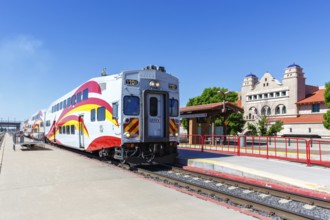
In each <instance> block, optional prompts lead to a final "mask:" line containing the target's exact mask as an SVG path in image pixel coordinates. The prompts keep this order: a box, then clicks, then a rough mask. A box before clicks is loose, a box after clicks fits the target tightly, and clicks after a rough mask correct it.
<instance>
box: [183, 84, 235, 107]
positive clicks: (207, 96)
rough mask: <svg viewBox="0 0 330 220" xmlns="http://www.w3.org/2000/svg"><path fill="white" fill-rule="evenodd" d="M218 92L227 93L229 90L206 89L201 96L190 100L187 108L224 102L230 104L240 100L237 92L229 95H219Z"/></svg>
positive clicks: (218, 88)
mask: <svg viewBox="0 0 330 220" xmlns="http://www.w3.org/2000/svg"><path fill="white" fill-rule="evenodd" d="M218 91H223V92H227V91H228V89H225V88H220V87H212V88H206V89H204V91H203V92H202V94H201V95H200V96H196V97H194V98H191V99H189V101H188V103H187V106H195V105H203V104H210V103H217V102H222V101H223V100H225V101H228V102H235V101H236V100H237V99H238V95H237V93H236V92H231V93H229V94H227V95H224V94H221V93H218Z"/></svg>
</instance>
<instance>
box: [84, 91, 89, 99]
mask: <svg viewBox="0 0 330 220" xmlns="http://www.w3.org/2000/svg"><path fill="white" fill-rule="evenodd" d="M87 99H88V89H84V91H83V100H87Z"/></svg>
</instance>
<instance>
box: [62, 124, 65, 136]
mask: <svg viewBox="0 0 330 220" xmlns="http://www.w3.org/2000/svg"><path fill="white" fill-rule="evenodd" d="M62 134H65V126H63V127H62Z"/></svg>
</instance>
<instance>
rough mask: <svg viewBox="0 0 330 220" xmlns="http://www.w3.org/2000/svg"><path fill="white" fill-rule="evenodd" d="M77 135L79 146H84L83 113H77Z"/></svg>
mask: <svg viewBox="0 0 330 220" xmlns="http://www.w3.org/2000/svg"><path fill="white" fill-rule="evenodd" d="M78 131H79V132H78V135H79V147H80V148H84V147H85V140H84V115H79V117H78Z"/></svg>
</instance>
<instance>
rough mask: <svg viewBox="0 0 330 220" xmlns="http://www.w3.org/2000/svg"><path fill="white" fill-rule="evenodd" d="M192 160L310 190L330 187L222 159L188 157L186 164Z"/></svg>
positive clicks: (321, 189)
mask: <svg viewBox="0 0 330 220" xmlns="http://www.w3.org/2000/svg"><path fill="white" fill-rule="evenodd" d="M194 162H201V163H207V164H214V165H218V166H221V167H224V168H228V169H232V170H237V171H239V172H242V173H245V174H246V175H244V176H248V175H249V176H250V177H251V176H255V177H262V178H263V179H267V180H270V181H276V182H281V183H285V184H290V185H293V186H297V187H301V188H307V189H312V190H317V191H323V192H327V193H330V189H327V187H326V186H322V185H318V184H315V183H310V182H305V181H301V180H297V179H293V178H289V177H286V176H281V175H277V174H273V173H269V172H264V171H260V170H256V169H252V168H248V167H244V166H239V165H237V164H233V163H227V162H222V161H217V160H212V159H189V160H188V166H193V163H194Z"/></svg>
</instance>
